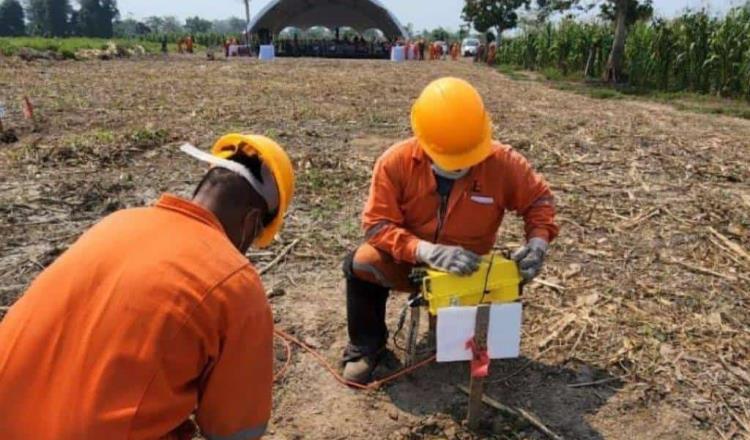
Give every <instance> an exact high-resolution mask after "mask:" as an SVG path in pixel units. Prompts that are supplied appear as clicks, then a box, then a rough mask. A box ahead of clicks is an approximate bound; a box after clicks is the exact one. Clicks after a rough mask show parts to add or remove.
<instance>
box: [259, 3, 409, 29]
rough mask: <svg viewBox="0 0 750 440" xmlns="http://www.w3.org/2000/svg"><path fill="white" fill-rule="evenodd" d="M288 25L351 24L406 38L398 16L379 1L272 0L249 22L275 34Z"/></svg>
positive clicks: (301, 26) (336, 26)
mask: <svg viewBox="0 0 750 440" xmlns="http://www.w3.org/2000/svg"><path fill="white" fill-rule="evenodd" d="M288 26H294V27H297V28H301V29H307V28H310V27H312V26H325V27H328V28H330V29H336V28H339V27H344V26H349V27H352V28H354V29H357V30H358V31H360V32H361V31H363V30H365V29H369V28H378V29H380V30H381V31H382V32H383V33H384V34H385V35H386V36H387V37H388V38H397V37H406V32H405V30H404V28H403V26H401V23H399V21H398V19H397V18H396V17H394V16H393V14H391V13H390V12H389V11H388V10H387V9H386V8H385V6H383V5H382V4H381V3H380V2H379V1H378V0H272V1H271V3H269V4H268V5H266V7H265V8H263V9H262V10H261V11H260V12H259V13H258V14H257V15H256V16H255V19H254V20H252V21H251V22H250V26H249V28H248V30H249V31H250V33H258V32H260V31H261V30H267V31H269V32H270V33H271V34H274V35H275V34H278V33H279V32H281V30H282V29H284V28H286V27H288Z"/></svg>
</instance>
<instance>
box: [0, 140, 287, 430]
mask: <svg viewBox="0 0 750 440" xmlns="http://www.w3.org/2000/svg"><path fill="white" fill-rule="evenodd" d="M182 150H183V151H185V152H186V153H188V154H190V155H191V156H194V157H196V158H198V159H200V160H202V161H205V162H208V163H210V164H212V165H213V167H212V168H211V169H210V170H209V171H208V172H207V174H206V175H205V176H204V177H203V179H202V180H201V182H200V184H198V187H197V189H196V190H195V194H194V196H193V197H192V199H184V198H180V197H177V196H173V195H163V196H162V197H161V199H160V200H159V201H158V203H156V205H155V206H152V207H147V208H135V209H127V210H123V211H119V212H116V213H114V214H112V215H110V216H108V217H106V218H104V219H103V220H102V221H101V222H99V223H98V224H97V225H95V226H94V227H93V228H91V229H90V230H89V231H87V232H86V233H84V234H83V236H81V238H80V239H78V241H77V242H76V243H75V244H73V246H71V247H70V249H68V250H67V251H66V252H65V253H64V254H62V255H61V256H60V257H59V258H58V259H57V260H56V261H55V262H54V263H53V264H52V265H50V266H49V267H48V268H46V269H45V270H44V271H43V272H42V273H41V274H40V275H39V277H37V278H36V280H34V282H33V283H32V284H31V286H30V287H29V289H28V291H27V292H26V293H25V294H24V295H23V296H22V297H21V299H20V300H18V302H17V303H16V304H15V305H13V307H12V308H11V309H10V310H9V312H8V314H7V316H6V317H5V319H4V320H2V321H1V322H0V390H2V391H0V437H2V438H3V439H4V440H26V439H29V440H31V439H33V440H63V439H91V440H99V439H105V440H106V439H125V438H127V439H135V440H140V439H142V440H146V439H149V440H153V439H191V438H192V436H193V435H194V433H195V425H194V424H193V422H192V421H190V419H189V418H190V416H191V414H194V415H195V421H196V422H197V424H198V425H199V426H200V429H201V432H202V433H203V435H204V437H206V438H208V439H243V440H244V439H255V438H258V437H260V436H262V435H263V433H264V431H265V429H266V425H267V423H268V420H269V416H270V412H271V387H272V382H273V365H272V362H273V341H272V338H273V318H272V316H271V310H270V307H269V305H268V302H267V300H266V295H265V291H264V288H263V286H262V284H261V281H260V278H259V277H258V273H257V272H256V270H255V269H254V267H253V266H252V264H251V263H250V262H249V261H248V259H247V258H246V257H245V252H246V251H247V250H248V248H249V247H250V246H251V244H252V245H253V246H255V247H263V246H266V245H268V244H269V243H270V242H271V241H272V240H273V238H274V236H275V235H276V233H277V232H278V231H279V229H280V228H281V226H282V221H283V217H284V215H285V213H286V211H287V208H288V206H289V202H290V200H291V197H292V193H293V191H294V173H293V170H292V165H291V162H290V160H289V158H288V157H287V155H286V153H285V152H284V151H283V150H282V148H281V147H280V146H279V145H277V144H276V143H275V142H274V141H272V140H271V139H268V138H265V137H262V136H252V135H228V136H225V137H222V138H221V139H220V140H219V141H218V142H217V143H216V145H215V146H214V147H213V149H212V151H211V154H209V153H205V152H202V151H200V150H198V149H196V148H195V147H192V146H189V145H185V146H183V147H182Z"/></svg>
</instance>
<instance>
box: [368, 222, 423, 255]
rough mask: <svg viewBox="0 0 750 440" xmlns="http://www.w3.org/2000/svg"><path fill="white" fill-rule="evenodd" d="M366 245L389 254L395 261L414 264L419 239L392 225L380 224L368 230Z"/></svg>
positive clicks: (387, 223)
mask: <svg viewBox="0 0 750 440" xmlns="http://www.w3.org/2000/svg"><path fill="white" fill-rule="evenodd" d="M366 239H367V243H368V244H370V245H372V246H373V247H375V248H377V249H380V250H381V251H383V252H387V253H388V254H390V255H391V256H392V257H393V258H394V259H395V260H397V261H403V262H405V263H411V264H416V262H417V245H418V244H419V238H417V237H416V236H415V235H414V234H412V233H411V232H409V231H407V230H406V229H404V228H402V227H399V226H396V225H394V224H393V223H389V222H382V223H379V224H376V225H374V226H373V227H371V228H368V230H367V234H366Z"/></svg>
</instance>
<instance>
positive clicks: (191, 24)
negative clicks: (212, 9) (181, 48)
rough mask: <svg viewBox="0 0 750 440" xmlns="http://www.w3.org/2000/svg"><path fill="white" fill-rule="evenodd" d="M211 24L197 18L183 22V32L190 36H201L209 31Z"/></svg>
mask: <svg viewBox="0 0 750 440" xmlns="http://www.w3.org/2000/svg"><path fill="white" fill-rule="evenodd" d="M211 27H212V23H211V22H210V21H208V20H204V19H202V18H200V17H198V16H195V17H190V18H188V19H187V20H185V30H186V31H188V32H189V33H191V34H202V33H204V32H209V31H210V30H211Z"/></svg>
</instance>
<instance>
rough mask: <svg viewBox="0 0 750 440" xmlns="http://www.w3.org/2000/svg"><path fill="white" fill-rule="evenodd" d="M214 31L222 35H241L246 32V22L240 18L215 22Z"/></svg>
mask: <svg viewBox="0 0 750 440" xmlns="http://www.w3.org/2000/svg"><path fill="white" fill-rule="evenodd" d="M213 31H214V32H218V33H220V34H239V33H241V32H244V31H245V20H243V19H241V18H239V17H229V18H227V19H226V20H215V21H214V22H213Z"/></svg>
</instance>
